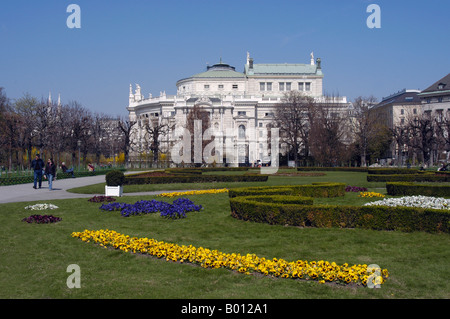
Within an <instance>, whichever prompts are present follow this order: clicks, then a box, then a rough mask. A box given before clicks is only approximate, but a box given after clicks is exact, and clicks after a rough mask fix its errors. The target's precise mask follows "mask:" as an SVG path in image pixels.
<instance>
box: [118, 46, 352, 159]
mask: <svg viewBox="0 0 450 319" xmlns="http://www.w3.org/2000/svg"><path fill="white" fill-rule="evenodd" d="M323 77H324V75H323V73H322V67H321V60H320V58H317V59H314V55H313V53H311V59H310V62H309V63H307V64H287V63H284V64H258V63H254V61H253V58H251V57H250V55H249V54H248V53H247V61H246V64H245V66H244V69H243V72H239V71H236V69H235V67H233V66H231V65H229V64H226V63H224V62H222V60H220V62H219V63H217V64H214V65H212V66H208V67H207V69H206V70H205V71H204V72H201V73H198V74H195V75H193V76H191V77H188V78H184V79H181V80H179V81H178V82H176V87H177V91H176V95H166V94H165V92H160V94H159V96H152V95H151V94H149V96H148V97H144V95H143V94H142V92H141V87H140V86H139V85H138V84H136V87H135V89H134V91H133V87H132V85H130V92H129V104H128V108H127V109H128V111H129V118H130V121H136V122H137V125H136V130H135V132H134V135H133V140H134V144H135V145H137V147H136V151H135V156H136V154H139V153H142V152H145V150H146V149H148V143H147V142H146V140H148V139H147V138H146V131H145V129H144V128H145V125H147V123H149V122H153V123H167V124H168V126H169V127H170V128H171V130H170V133H168V134H164V135H163V136H160V146H161V152H163V153H168V152H170V150H171V148H172V147H173V145H174V144H175V143H177V141H179V140H180V134H179V133H177V131H176V129H175V128H177V127H178V128H179V127H185V126H186V124H187V116H188V114H189V111H190V110H192V108H193V107H194V106H198V107H201V109H202V110H204V111H206V112H208V114H209V123H210V126H211V128H212V130H213V131H214V132H222V133H223V134H224V135H225V134H226V135H227V136H230V135H231V138H230V140H231V141H232V143H233V144H232V147H231V151H230V149H227V151H223V152H222V153H221V152H220V151H219V152H217V149H216V153H215V158H214V161H215V162H216V163H225V162H226V161H228V158H227V160H226V159H225V157H226V154H225V153H226V152H228V153H229V152H234V153H235V154H233V155H234V156H232V157H231V156H230V157H229V158H232V163H229V164H231V165H233V166H236V165H238V164H239V163H246V164H253V163H255V162H257V161H261V162H268V161H269V155H270V150H269V149H268V147H267V146H268V144H267V136H268V127H270V125H271V124H272V122H273V119H274V111H275V109H276V107H277V104H279V103H280V102H281V101H282V100H283V97H284V95H285V93H286V92H288V91H293V90H296V91H300V92H302V93H303V94H305V95H308V96H311V97H313V98H314V99H316V100H317V101H320V100H321V99H323V98H324V97H323ZM334 99H335V101H334V102H335V103H338V104H340V105H342V108H344V109H345V108H347V107H348V103H347V100H346V98H345V97H337V98H334ZM219 135H220V134H219ZM228 155H229V154H228ZM131 160H133V156H131ZM134 160H136V159H134ZM211 161H212V160H210V162H211ZM228 162H229V161H228Z"/></svg>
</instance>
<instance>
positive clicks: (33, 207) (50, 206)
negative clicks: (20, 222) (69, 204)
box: [25, 204, 59, 210]
mask: <svg viewBox="0 0 450 319" xmlns="http://www.w3.org/2000/svg"><path fill="white" fill-rule="evenodd" d="M57 208H59V207H58V206H56V205H53V204H35V205H30V206H27V207H25V209H31V210H46V209H57Z"/></svg>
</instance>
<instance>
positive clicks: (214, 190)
mask: <svg viewBox="0 0 450 319" xmlns="http://www.w3.org/2000/svg"><path fill="white" fill-rule="evenodd" d="M227 192H228V189H226V188H222V189H207V190H198V191H186V192H171V193H162V194H159V195H158V196H161V197H175V196H185V195H203V194H219V193H227Z"/></svg>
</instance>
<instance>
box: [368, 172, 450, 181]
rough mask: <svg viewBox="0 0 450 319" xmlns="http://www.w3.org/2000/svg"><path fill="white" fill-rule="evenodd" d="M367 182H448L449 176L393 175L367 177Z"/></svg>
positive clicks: (426, 174)
mask: <svg viewBox="0 0 450 319" xmlns="http://www.w3.org/2000/svg"><path fill="white" fill-rule="evenodd" d="M367 181H368V182H450V175H437V174H434V173H419V174H393V175H382V174H379V175H376V174H369V175H367Z"/></svg>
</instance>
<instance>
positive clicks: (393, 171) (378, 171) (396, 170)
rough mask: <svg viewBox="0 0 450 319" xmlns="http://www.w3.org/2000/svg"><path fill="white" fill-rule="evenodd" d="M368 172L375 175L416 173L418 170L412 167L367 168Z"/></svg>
mask: <svg viewBox="0 0 450 319" xmlns="http://www.w3.org/2000/svg"><path fill="white" fill-rule="evenodd" d="M367 172H368V173H369V174H376V175H394V174H417V173H418V172H419V170H417V169H412V168H399V167H396V168H391V167H389V168H369V169H368V170H367Z"/></svg>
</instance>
